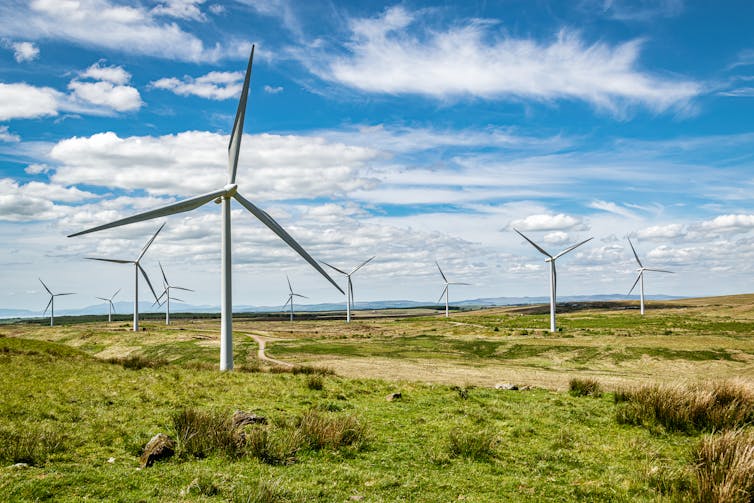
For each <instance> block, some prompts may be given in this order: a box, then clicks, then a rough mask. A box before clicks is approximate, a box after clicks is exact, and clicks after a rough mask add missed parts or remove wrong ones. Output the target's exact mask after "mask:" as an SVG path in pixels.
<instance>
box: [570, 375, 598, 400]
mask: <svg viewBox="0 0 754 503" xmlns="http://www.w3.org/2000/svg"><path fill="white" fill-rule="evenodd" d="M568 391H569V392H570V393H571V395H573V396H594V397H599V396H602V385H601V384H600V383H599V381H598V380H597V379H593V378H590V377H586V378H578V377H574V378H573V379H571V380H570V381H569V382H568Z"/></svg>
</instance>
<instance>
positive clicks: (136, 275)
mask: <svg viewBox="0 0 754 503" xmlns="http://www.w3.org/2000/svg"><path fill="white" fill-rule="evenodd" d="M163 227H165V224H162V225H161V226H160V227H159V229H157V232H155V233H154V235H153V236H152V239H150V240H149V241H147V244H145V245H144V248H142V249H141V253H139V256H138V257H137V259H136V260H120V259H114V258H93V257H86V259H87V260H99V261H100V262H114V263H116V264H133V265H134V332H138V331H139V272H141V275H142V276H144V279H145V280H147V285H149V289H150V290H152V295H154V298H155V299H156V298H157V294H156V293H154V288H152V282H151V281H149V276H147V273H146V271H144V268H142V267H141V263H140V262H141V259H142V258H143V257H144V254H145V253H147V250H148V249H149V246H150V245H151V244H152V242H153V241H154V240H155V238H156V237H157V234H159V233H160V231H161V230H162V228H163Z"/></svg>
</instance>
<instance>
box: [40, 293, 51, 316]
mask: <svg viewBox="0 0 754 503" xmlns="http://www.w3.org/2000/svg"><path fill="white" fill-rule="evenodd" d="M50 304H52V294H50V302H48V303H47V307H45V310H44V311H43V312H42V316H44V315H45V314H47V310H48V309H50Z"/></svg>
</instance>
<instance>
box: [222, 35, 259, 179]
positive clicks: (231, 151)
mask: <svg viewBox="0 0 754 503" xmlns="http://www.w3.org/2000/svg"><path fill="white" fill-rule="evenodd" d="M253 61H254V45H252V46H251V55H250V56H249V63H248V65H247V67H246V76H245V77H244V80H243V88H242V89H241V98H240V99H239V100H238V109H237V110H236V118H235V120H234V121H233V130H232V131H231V133H230V142H229V143H228V183H236V171H238V154H239V152H240V151H241V138H242V137H243V121H244V118H245V117H246V102H247V101H248V98H249V83H250V82H251V65H252V63H253Z"/></svg>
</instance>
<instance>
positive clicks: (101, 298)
mask: <svg viewBox="0 0 754 503" xmlns="http://www.w3.org/2000/svg"><path fill="white" fill-rule="evenodd" d="M95 299H99V300H104V301H105V302H110V299H106V298H104V297H95Z"/></svg>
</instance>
